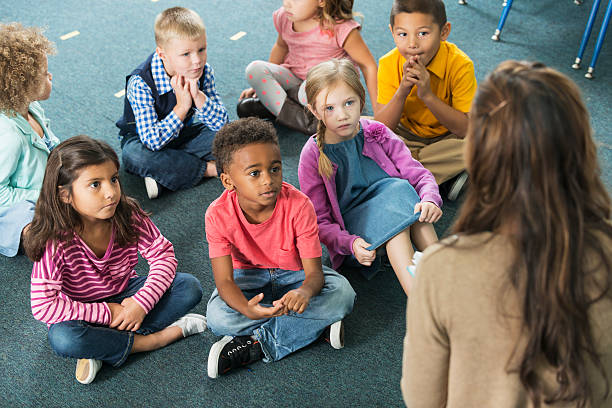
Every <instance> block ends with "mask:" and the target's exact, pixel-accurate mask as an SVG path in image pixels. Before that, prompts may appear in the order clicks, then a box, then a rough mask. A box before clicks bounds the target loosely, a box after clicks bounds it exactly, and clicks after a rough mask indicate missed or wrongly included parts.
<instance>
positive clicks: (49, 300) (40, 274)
mask: <svg viewBox="0 0 612 408" xmlns="http://www.w3.org/2000/svg"><path fill="white" fill-rule="evenodd" d="M62 252H63V248H62V247H61V246H58V248H56V249H55V248H54V244H53V243H52V242H48V243H47V248H46V250H45V252H44V254H43V256H42V258H41V259H40V260H39V261H37V262H35V263H34V267H33V268H32V277H31V280H30V304H31V307H32V315H34V318H35V319H37V320H40V321H42V322H45V323H47V324H54V323H60V322H64V321H68V320H84V321H86V322H89V323H96V324H102V325H108V324H110V321H111V313H110V309H109V308H108V305H107V304H106V303H104V302H97V303H85V302H78V301H75V300H72V299H70V298H69V297H68V296H66V295H64V294H63V293H62V284H63V277H62V274H63V271H64V265H63V261H62V256H60V253H62Z"/></svg>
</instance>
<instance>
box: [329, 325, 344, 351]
mask: <svg viewBox="0 0 612 408" xmlns="http://www.w3.org/2000/svg"><path fill="white" fill-rule="evenodd" d="M329 344H331V346H332V347H333V348H335V349H336V350H340V349H341V348H343V347H344V322H343V321H342V320H340V321H338V322H336V323H334V324H332V325H331V326H330V327H329Z"/></svg>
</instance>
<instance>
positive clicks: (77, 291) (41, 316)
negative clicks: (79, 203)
mask: <svg viewBox="0 0 612 408" xmlns="http://www.w3.org/2000/svg"><path fill="white" fill-rule="evenodd" d="M133 228H134V230H135V231H136V233H137V234H138V241H137V242H135V243H134V244H131V245H127V246H125V247H120V246H118V245H117V244H116V242H115V229H114V228H113V232H112V234H111V239H110V241H109V244H108V247H107V248H106V253H105V254H104V255H103V256H102V257H101V258H98V257H97V256H96V254H95V253H94V252H93V251H92V250H91V249H90V248H89V247H88V246H87V244H85V242H83V240H82V239H81V237H79V236H78V235H77V234H74V235H73V237H72V238H73V239H72V240H71V241H69V242H58V243H57V244H55V245H54V243H53V242H52V241H49V242H48V243H47V248H46V249H45V252H44V254H43V256H42V258H41V259H40V260H39V261H37V262H35V263H34V267H33V268H32V279H31V292H30V293H31V298H30V300H31V306H32V314H33V315H34V317H35V318H36V319H38V320H41V321H43V322H45V323H47V324H54V323H59V322H63V321H67V320H84V321H86V322H90V323H97V324H102V325H108V324H110V322H111V313H110V309H109V307H108V305H107V303H106V302H101V301H100V300H101V299H104V298H107V297H109V296H114V295H117V294H119V293H121V292H123V291H124V290H125V288H126V287H127V285H128V281H129V280H130V278H133V277H135V276H137V275H136V272H135V271H134V267H135V266H136V264H137V263H138V253H139V252H140V255H142V257H143V258H144V259H146V260H147V262H148V263H149V274H148V276H147V280H146V281H145V284H144V285H143V286H142V288H140V289H139V290H138V291H137V292H136V293H135V294H134V296H133V299H134V300H135V301H136V302H137V303H138V304H139V305H140V306H141V307H142V308H143V309H144V311H145V312H147V313H149V312H150V311H151V309H153V307H154V306H155V305H156V304H157V302H158V301H159V299H160V298H161V297H162V295H163V294H164V293H165V292H166V290H167V289H168V288H169V287H170V285H171V284H172V281H173V280H174V276H175V274H176V265H177V261H176V258H175V257H174V247H173V246H172V244H171V243H170V241H168V240H167V239H166V238H165V237H164V236H163V235H162V234H161V233H160V232H159V230H158V229H157V227H156V226H155V225H154V224H153V222H152V221H151V220H150V219H149V218H148V217H144V216H139V215H134V216H133Z"/></svg>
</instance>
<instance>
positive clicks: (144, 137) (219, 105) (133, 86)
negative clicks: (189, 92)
mask: <svg viewBox="0 0 612 408" xmlns="http://www.w3.org/2000/svg"><path fill="white" fill-rule="evenodd" d="M151 73H152V75H153V81H154V82H155V86H156V87H157V91H158V92H159V94H160V95H163V94H165V93H166V92H174V91H173V89H172V85H170V77H169V76H168V74H167V73H166V70H165V69H164V64H163V62H162V60H161V58H160V57H159V55H158V54H157V53H155V55H154V56H153V60H152V61H151ZM198 85H199V82H198ZM203 92H204V94H205V95H206V102H204V105H202V108H201V109H197V108H195V107H194V108H193V109H194V112H195V116H196V117H197V118H198V119H199V120H200V121H202V123H204V124H205V125H206V126H207V127H208V128H209V129H210V130H214V131H217V130H219V129H221V127H222V126H223V125H225V124H226V123H227V121H228V115H227V110H226V109H225V106H223V102H222V101H221V97H220V96H219V94H218V93H217V90H216V88H215V74H214V71H213V69H212V67H211V66H210V65H208V63H207V64H206V65H205V66H204V86H203ZM126 96H127V99H128V101H129V102H130V105H131V106H132V111H133V112H134V118H135V119H136V129H137V130H138V136H139V137H140V140H141V141H142V143H143V144H144V145H145V146H146V147H147V148H149V149H150V150H153V151H157V150H160V149H161V148H163V147H164V146H165V145H167V144H168V143H169V142H170V141H172V139H174V138H176V137H177V136H178V134H179V132H180V131H181V129H182V128H183V126H184V123H183V121H181V119H180V118H179V117H178V116H177V115H176V113H174V111H172V112H170V113H169V114H168V116H166V117H165V118H164V119H163V120H159V118H158V117H157V113H156V112H155V106H154V104H155V101H154V99H153V95H152V93H151V88H149V86H148V85H147V84H146V83H145V81H144V80H143V79H142V78H141V77H140V76H138V75H133V76H132V77H130V80H129V81H128V85H127V95H126Z"/></svg>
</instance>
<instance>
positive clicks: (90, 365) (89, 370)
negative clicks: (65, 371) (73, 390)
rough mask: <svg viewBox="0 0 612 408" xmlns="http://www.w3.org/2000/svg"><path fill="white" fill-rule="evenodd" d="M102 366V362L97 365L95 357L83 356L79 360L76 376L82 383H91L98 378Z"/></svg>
mask: <svg viewBox="0 0 612 408" xmlns="http://www.w3.org/2000/svg"><path fill="white" fill-rule="evenodd" d="M100 367H102V364H100V366H99V367H96V362H95V361H94V360H93V359H87V358H81V359H79V360H78V361H77V366H76V371H75V373H74V376H75V377H76V380H77V381H78V382H80V383H81V384H89V383H91V382H92V381H93V380H94V379H95V378H96V374H98V371H100Z"/></svg>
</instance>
